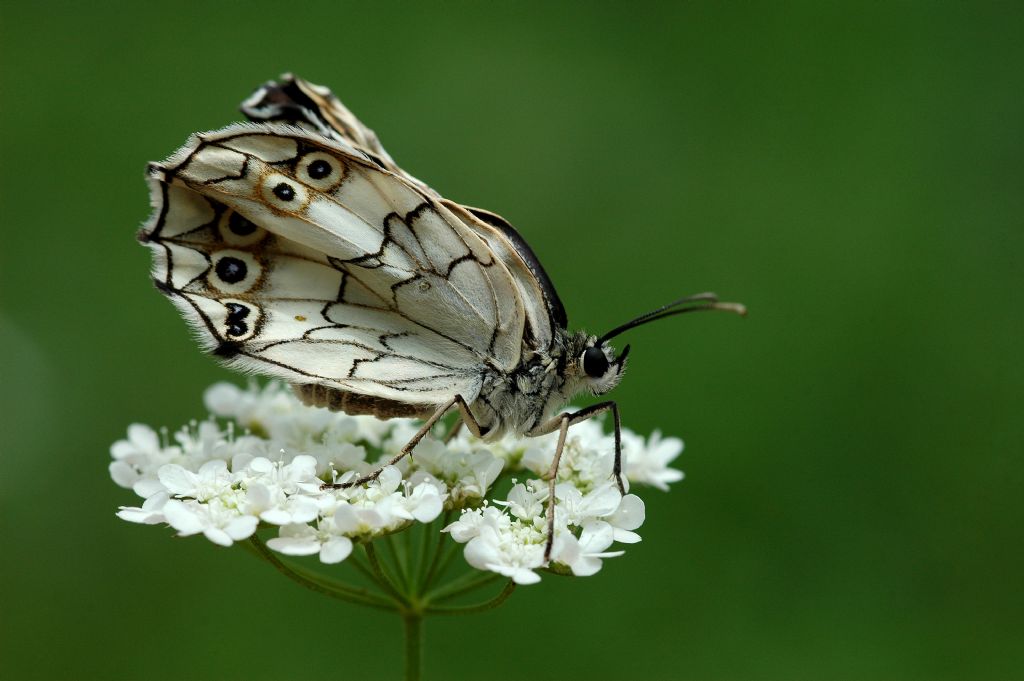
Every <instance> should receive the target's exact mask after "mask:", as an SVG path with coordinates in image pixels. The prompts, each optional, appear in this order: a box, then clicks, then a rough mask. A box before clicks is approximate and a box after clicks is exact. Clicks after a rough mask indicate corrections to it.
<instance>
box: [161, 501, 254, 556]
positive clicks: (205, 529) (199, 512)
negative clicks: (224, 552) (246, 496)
mask: <svg viewBox="0 0 1024 681" xmlns="http://www.w3.org/2000/svg"><path fill="white" fill-rule="evenodd" d="M163 512H164V518H166V520H167V524H168V525H170V526H171V527H173V528H174V529H176V530H177V531H178V534H179V535H180V536H182V537H186V536H188V535H192V534H198V533H200V532H202V533H203V534H204V535H206V538H207V539H209V540H210V541H212V542H213V543H214V544H220V545H221V546H231V544H232V543H234V542H236V541H240V540H242V539H247V538H248V537H250V536H252V533H253V532H255V531H256V526H257V525H259V519H258V518H255V517H253V516H249V515H241V514H240V513H239V512H238V509H236V508H232V507H229V506H227V505H225V504H223V503H221V502H220V501H215V502H213V503H208V504H202V503H199V502H198V501H195V500H189V501H179V500H177V499H171V500H170V501H168V502H167V503H166V504H164V507H163Z"/></svg>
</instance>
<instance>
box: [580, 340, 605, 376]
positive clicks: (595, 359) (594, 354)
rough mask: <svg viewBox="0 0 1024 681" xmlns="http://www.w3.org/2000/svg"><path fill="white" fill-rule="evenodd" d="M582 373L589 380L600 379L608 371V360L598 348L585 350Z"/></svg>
mask: <svg viewBox="0 0 1024 681" xmlns="http://www.w3.org/2000/svg"><path fill="white" fill-rule="evenodd" d="M583 371H585V372H587V376H590V377H591V378H601V377H602V376H604V374H605V372H606V371H608V358H607V357H605V354H604V350H602V349H601V348H598V347H593V348H587V351H586V352H584V353H583Z"/></svg>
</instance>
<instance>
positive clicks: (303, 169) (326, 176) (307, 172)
mask: <svg viewBox="0 0 1024 681" xmlns="http://www.w3.org/2000/svg"><path fill="white" fill-rule="evenodd" d="M295 177H296V179H298V180H299V181H300V182H302V183H303V184H307V185H309V186H310V187H313V188H314V189H317V190H319V191H322V192H330V191H333V190H334V189H336V188H337V187H338V185H340V184H341V181H342V180H344V179H345V163H344V162H343V161H342V160H341V159H339V158H337V157H335V156H332V155H330V154H328V153H326V152H323V151H314V152H311V153H309V154H306V155H305V156H303V157H302V158H301V159H299V162H298V164H297V165H296V168H295Z"/></svg>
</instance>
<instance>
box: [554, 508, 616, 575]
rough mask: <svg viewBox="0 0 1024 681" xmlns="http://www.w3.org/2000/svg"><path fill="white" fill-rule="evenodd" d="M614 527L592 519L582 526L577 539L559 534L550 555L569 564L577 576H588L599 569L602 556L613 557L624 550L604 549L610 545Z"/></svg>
mask: <svg viewBox="0 0 1024 681" xmlns="http://www.w3.org/2000/svg"><path fill="white" fill-rule="evenodd" d="M613 541H615V539H614V529H613V528H612V526H611V525H609V524H608V523H605V522H600V521H592V522H589V523H587V524H585V525H584V526H583V531H582V532H581V533H580V536H579V539H577V538H576V537H575V536H574V535H572V534H570V533H568V532H567V533H565V534H563V535H559V536H558V538H557V539H556V540H555V543H556V545H555V546H554V547H552V552H551V557H552V560H555V561H557V562H559V563H564V564H565V565H568V566H569V569H571V570H572V573H573V574H574V575H576V576H577V577H589V576H590V575H594V574H597V572H598V571H599V570H600V569H601V559H602V558H615V557H617V556H621V555H622V554H623V553H625V552H624V551H606V550H605V549H607V548H608V547H609V546H611V545H612V542H613Z"/></svg>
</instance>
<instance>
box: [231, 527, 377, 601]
mask: <svg viewBox="0 0 1024 681" xmlns="http://www.w3.org/2000/svg"><path fill="white" fill-rule="evenodd" d="M249 541H250V543H251V544H252V546H253V547H254V548H255V549H256V553H257V554H259V556H260V557H261V558H263V559H264V560H266V561H267V562H268V563H270V564H271V565H273V566H274V567H275V568H277V571H278V572H280V573H281V574H283V575H284V576H286V577H288V578H289V579H291V580H292V581H293V582H295V583H297V584H299V585H301V586H304V587H306V588H307V589H309V590H310V591H315V592H317V593H321V594H324V595H325V596H329V597H331V598H336V599H338V600H341V601H347V602H349V603H356V604H358V605H366V606H369V607H371V608H378V609H381V610H395V609H396V607H395V604H393V603H392V602H391V601H389V600H387V599H384V598H381V597H380V596H377V595H375V594H373V593H370V592H369V591H367V590H366V589H359V588H356V587H351V586H348V585H346V584H339V583H337V582H332V583H326V582H325V581H323V580H320V579H317V578H315V577H313V576H312V575H309V574H308V573H305V572H304V571H300V570H296V569H295V568H292V567H290V566H288V565H286V564H285V563H284V562H282V561H281V559H280V558H278V557H277V556H276V555H274V553H273V552H272V551H271V550H270V549H269V548H267V545H266V544H264V543H263V540H261V539H260V538H259V537H258V536H256V535H255V534H254V535H253V536H252V537H251V538H250V540H249Z"/></svg>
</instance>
